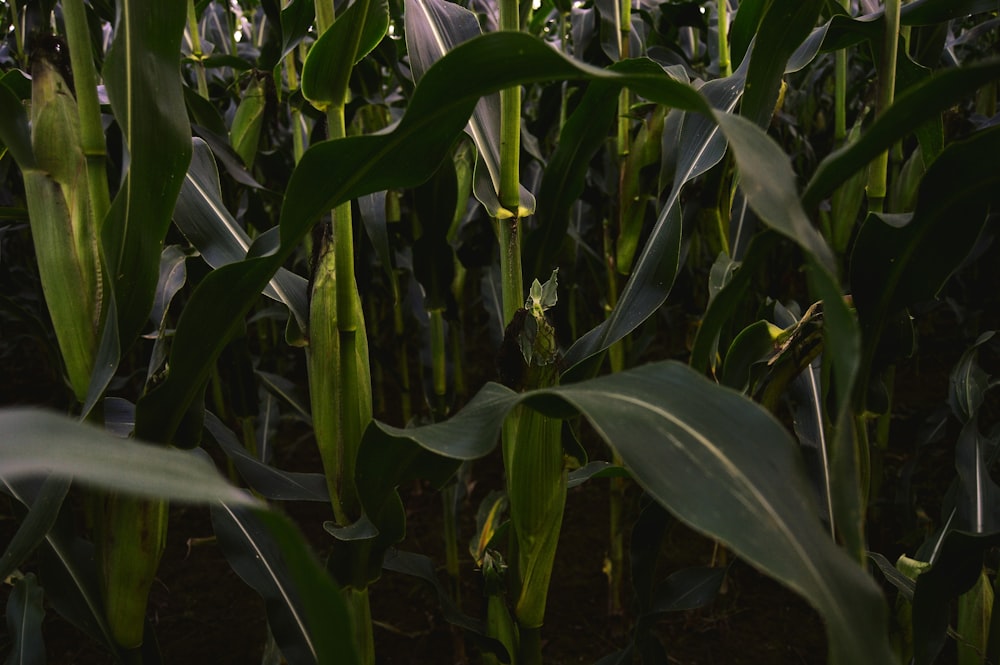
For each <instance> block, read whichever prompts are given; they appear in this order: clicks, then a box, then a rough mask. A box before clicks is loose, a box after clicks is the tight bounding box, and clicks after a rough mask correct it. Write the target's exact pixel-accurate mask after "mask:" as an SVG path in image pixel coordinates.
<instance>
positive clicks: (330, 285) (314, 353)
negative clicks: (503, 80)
mask: <svg viewBox="0 0 1000 665" xmlns="http://www.w3.org/2000/svg"><path fill="white" fill-rule="evenodd" d="M369 6H370V0H358V2H357V3H355V5H353V6H352V9H354V8H357V9H358V10H359V14H358V15H357V16H359V17H360V18H356V20H358V21H359V23H358V24H356V25H353V26H351V27H352V29H351V30H349V31H348V34H349V39H350V43H349V44H347V53H349V54H351V58H350V60H349V61H346V60H345V61H344V62H341V63H339V66H340V70H339V71H338V73H337V75H336V76H335V77H334V79H333V80H332V81H331V80H329V79H327V80H325V81H324V82H323V83H322V84H321V85H320V86H319V88H320V89H319V90H317V91H316V92H317V93H318V94H319V96H318V97H313V96H311V95H310V94H307V95H306V96H307V98H309V100H310V102H312V103H313V105H314V106H316V107H317V109H319V110H321V111H324V112H325V113H326V118H327V131H328V135H329V138H331V139H339V138H343V137H345V136H346V135H347V131H346V124H345V106H346V104H347V100H348V98H349V89H348V79H349V72H350V68H351V67H352V66H353V63H354V62H355V56H356V55H357V54H358V52H359V48H360V42H361V33H362V28H363V25H364V23H363V22H364V20H365V17H366V15H367V11H368V7H369ZM315 9H316V24H317V28H318V31H319V33H320V35H323V34H324V33H326V31H327V30H328V29H330V28H331V27H332V26H333V24H334V20H335V13H334V6H333V2H332V1H328V0H316V1H315ZM308 65H309V61H308V59H307V63H306V66H308ZM304 75H305V73H304V74H303V76H304ZM303 92H304V93H305V92H307V91H306V90H305V88H303ZM353 233H354V230H353V220H352V215H351V204H350V203H345V204H342V205H340V206H338V207H337V208H335V209H334V210H333V211H332V213H331V223H330V226H329V231H328V232H326V233H324V234H323V237H322V239H321V240H320V241H319V242H318V244H317V246H316V247H315V248H314V252H313V253H314V256H315V265H314V266H313V270H314V278H313V285H312V292H311V294H310V299H311V304H310V316H309V358H308V360H309V390H310V393H311V395H312V404H313V428H314V432H315V435H316V442H317V445H318V447H319V451H320V456H321V457H322V460H323V470H324V472H325V475H326V480H327V488H328V490H329V494H330V503H331V505H332V507H333V511H334V517H335V518H336V521H337V522H338V523H339V524H342V525H343V524H349V523H350V522H352V521H354V520H355V519H357V518H359V517H360V516H361V515H360V502H359V499H358V493H357V487H356V485H355V481H354V467H355V462H356V460H357V455H358V449H359V447H360V445H361V436H362V434H363V432H364V429H365V427H366V426H367V425H368V423H369V422H371V419H372V386H371V367H370V363H369V357H368V335H367V330H366V327H365V318H364V310H363V308H362V305H361V297H360V295H359V293H358V287H357V283H356V281H355V279H354V235H353ZM356 555H357V556H358V557H363V556H364V553H363V552H358V553H356ZM347 575H348V576H349V577H350V578H351V579H350V580H349V581H348V583H347V584H346V585H345V588H344V594H345V598H346V600H347V602H348V605H349V607H350V608H351V614H352V622H353V630H354V636H355V641H356V644H357V645H358V651H359V653H360V654H361V656H360V658H361V662H363V663H374V662H375V645H374V638H373V635H372V622H371V609H370V605H369V599H368V588H367V583H368V580H367V575H366V566H365V565H364V564H363V563H362V562H361V561H358V562H357V563H356V565H354V566H353V567H352V570H350V571H348V572H347Z"/></svg>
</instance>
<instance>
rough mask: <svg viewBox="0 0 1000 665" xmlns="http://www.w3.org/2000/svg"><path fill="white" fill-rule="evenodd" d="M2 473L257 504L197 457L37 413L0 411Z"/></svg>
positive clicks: (186, 498) (155, 494)
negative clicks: (126, 470) (125, 470)
mask: <svg viewBox="0 0 1000 665" xmlns="http://www.w3.org/2000/svg"><path fill="white" fill-rule="evenodd" d="M0 469H2V471H0V474H2V477H3V478H4V479H6V480H8V481H10V480H17V479H20V478H30V477H37V476H44V475H52V476H54V477H61V478H72V479H74V480H76V481H79V482H81V483H84V484H86V485H90V486H97V487H101V488H102V489H106V490H110V491H116V492H122V493H126V494H132V495H136V496H142V497H148V498H162V499H171V500H177V501H189V502H190V501H194V502H210V501H228V502H231V503H232V504H233V505H244V506H256V505H258V502H257V501H256V500H255V499H253V498H252V497H251V496H250V495H248V494H247V493H246V492H244V491H242V490H239V489H237V488H235V487H233V486H232V485H230V484H229V483H228V482H226V481H225V480H224V479H223V478H222V476H220V475H219V473H218V472H217V471H216V470H215V468H214V467H213V466H212V465H211V463H209V462H208V461H207V460H206V459H205V458H204V457H200V456H198V455H197V454H195V453H191V452H185V451H181V450H175V449H172V448H164V447H162V446H152V445H149V444H145V443H139V442H136V441H129V440H124V439H121V438H119V437H116V436H113V435H112V434H109V433H107V432H105V431H103V430H100V429H97V428H96V427H93V426H91V425H87V424H84V423H80V422H77V421H75V420H72V419H70V418H67V417H65V416H61V415H57V414H55V413H50V412H47V411H42V410H39V409H29V408H11V409H4V410H0ZM122 469H128V473H122Z"/></svg>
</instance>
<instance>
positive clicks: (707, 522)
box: [378, 362, 894, 663]
mask: <svg viewBox="0 0 1000 665" xmlns="http://www.w3.org/2000/svg"><path fill="white" fill-rule="evenodd" d="M521 402H524V403H526V404H527V405H529V406H531V407H533V408H540V409H543V410H545V411H546V412H547V413H550V414H551V415H563V416H565V415H568V414H569V413H571V412H572V411H578V412H579V413H581V414H583V415H584V417H586V418H587V419H588V420H589V421H590V423H591V425H592V426H593V427H594V429H595V430H596V431H597V432H598V433H599V434H600V435H601V437H602V438H604V439H605V440H606V441H607V442H609V443H610V444H612V445H613V446H614V447H615V449H616V450H617V451H618V452H619V453H620V454H621V456H622V459H623V460H624V461H625V464H626V466H627V467H628V468H629V470H630V471H631V473H632V475H633V477H634V478H635V479H636V481H637V482H638V483H639V484H640V485H641V486H642V487H643V488H644V489H645V490H646V491H647V493H649V494H650V495H651V496H653V497H654V498H655V499H656V500H657V502H659V503H660V504H661V505H663V506H665V507H667V508H668V509H669V510H670V511H671V512H673V513H674V514H675V515H677V516H678V517H679V518H680V519H682V520H683V521H685V522H687V523H688V524H689V525H690V526H692V527H694V528H696V529H698V530H700V531H703V532H705V533H706V534H709V535H710V536H712V537H714V538H717V539H719V540H720V541H722V542H723V543H725V544H726V545H727V546H729V547H731V548H732V549H733V550H734V551H735V552H737V553H738V554H739V555H740V556H741V557H743V558H744V559H746V560H748V561H750V562H752V563H753V564H754V565H755V566H758V567H759V568H760V569H761V570H763V571H765V572H767V573H768V574H770V575H772V576H774V577H775V578H776V579H778V580H780V581H781V582H783V583H784V584H786V585H788V586H789V587H791V588H792V589H794V590H796V591H797V592H798V593H800V594H802V595H803V596H804V597H805V598H806V599H807V600H808V601H809V602H810V603H811V604H813V606H814V607H816V608H817V610H819V612H820V613H821V614H822V615H823V617H824V619H825V620H826V624H827V630H828V631H829V633H828V634H829V644H830V662H831V663H855V662H869V661H871V660H873V659H874V660H877V661H878V662H886V663H891V662H893V659H894V657H893V655H892V653H891V649H890V648H889V645H888V643H887V641H886V634H885V628H886V616H885V608H884V605H883V603H882V599H881V593H880V592H879V590H878V589H877V588H876V587H875V585H874V584H873V583H872V581H871V580H870V578H868V576H867V575H866V574H865V573H864V571H863V570H862V569H861V568H860V567H859V566H857V564H856V563H854V562H852V561H851V560H850V558H849V557H847V556H845V555H844V553H843V551H841V550H840V549H839V548H838V547H837V546H836V545H835V544H834V543H833V541H831V540H830V539H829V537H828V536H827V535H826V534H825V533H824V531H823V529H822V528H821V526H820V523H819V521H818V520H817V518H816V514H815V509H814V508H813V507H812V496H811V490H810V489H809V487H808V483H807V482H806V480H805V478H804V474H803V471H802V468H801V466H800V464H801V462H800V460H799V458H798V456H797V452H796V447H795V444H794V441H792V440H791V438H790V437H789V436H788V434H787V433H786V432H785V431H784V430H783V429H782V427H781V426H780V425H779V424H778V423H777V422H776V421H775V420H773V419H772V418H771V417H770V416H769V415H768V414H767V413H766V412H765V411H763V410H762V409H761V408H760V407H759V406H757V405H754V404H753V403H752V402H749V401H748V400H746V398H744V397H742V396H740V395H738V394H737V393H734V392H732V391H729V390H726V389H723V388H720V387H718V386H716V385H715V384H713V383H711V382H710V381H708V380H706V379H704V378H703V377H701V376H699V375H697V374H696V373H694V372H693V371H691V370H690V369H687V368H686V367H684V366H683V365H679V364H677V363H672V362H665V363H654V364H651V365H646V366H644V367H641V368H638V369H634V370H628V371H625V372H621V373H617V374H613V375H610V376H605V377H600V378H598V379H593V380H590V381H583V382H579V383H575V384H570V385H563V386H559V387H555V388H550V389H545V390H538V391H533V392H528V393H521V394H518V393H514V392H512V391H509V390H507V389H505V388H503V387H501V386H498V385H495V384H488V385H487V387H486V388H484V390H483V391H482V392H480V394H479V395H477V398H476V399H474V400H473V401H472V402H471V403H470V404H469V406H468V407H467V408H466V409H465V410H463V411H462V412H459V414H458V415H456V417H455V418H453V419H452V420H449V421H446V422H444V423H440V424H437V425H430V426H427V427H421V428H416V429H409V430H401V429H397V428H390V427H387V426H385V425H378V428H379V430H380V431H381V432H382V439H383V440H382V441H379V442H378V443H379V444H384V443H386V442H387V441H394V442H396V445H399V444H402V443H403V442H406V441H409V442H412V443H411V445H412V444H416V445H417V446H421V447H424V448H427V449H428V450H431V451H433V452H435V453H437V454H441V455H448V456H451V457H459V458H466V457H467V456H481V455H482V454H485V453H486V452H489V450H491V449H492V448H493V446H494V445H495V442H496V438H497V435H498V432H499V423H500V422H502V420H503V416H504V415H506V413H507V412H508V411H509V410H510V409H511V408H513V406H514V405H516V404H518V403H521ZM567 407H571V411H569V412H568V411H567ZM719 413H725V414H727V417H726V418H724V419H721V418H719V417H718V414H719ZM748 442H752V444H748ZM397 456H398V455H397ZM776 476H777V477H781V478H782V479H783V481H782V483H781V484H780V486H779V485H776V484H775V483H774V482H773V478H774V477H776ZM709 479H710V481H709ZM387 489H388V488H387ZM847 608H850V610H849V611H848V610H847Z"/></svg>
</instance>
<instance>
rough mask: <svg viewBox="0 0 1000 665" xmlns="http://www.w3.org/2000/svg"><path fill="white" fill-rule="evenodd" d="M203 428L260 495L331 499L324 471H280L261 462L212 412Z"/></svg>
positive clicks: (279, 497)
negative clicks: (322, 472)
mask: <svg viewBox="0 0 1000 665" xmlns="http://www.w3.org/2000/svg"><path fill="white" fill-rule="evenodd" d="M205 429H207V430H208V432H209V433H210V434H211V435H212V438H214V439H215V442H216V443H218V444H219V447H220V448H222V450H223V451H224V452H225V453H226V456H227V457H229V459H231V460H232V462H233V466H235V467H236V470H237V471H238V472H239V474H240V476H242V478H243V480H245V481H246V483H247V485H249V486H250V487H252V488H253V489H254V491H256V492H258V493H259V494H260V495H261V496H263V497H265V498H267V499H271V500H273V501H319V502H321V503H325V502H327V501H329V500H330V495H329V494H328V493H327V490H326V478H325V477H324V476H323V474H321V473H301V472H295V471H282V470H281V469H276V468H274V467H273V466H270V465H268V464H265V463H264V462H261V461H260V460H258V459H257V458H256V457H254V456H252V455H251V454H250V453H248V452H247V451H246V449H245V448H244V447H243V446H242V445H241V444H240V442H239V440H238V439H237V438H236V434H234V433H233V431H232V430H230V429H229V428H228V427H226V426H225V425H224V424H223V423H222V421H221V420H219V418H218V417H217V416H215V415H214V414H211V413H206V414H205Z"/></svg>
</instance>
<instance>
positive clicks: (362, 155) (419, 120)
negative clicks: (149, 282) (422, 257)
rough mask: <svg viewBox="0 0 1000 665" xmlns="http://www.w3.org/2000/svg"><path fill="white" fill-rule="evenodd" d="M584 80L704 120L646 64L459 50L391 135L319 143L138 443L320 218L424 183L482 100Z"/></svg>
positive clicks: (512, 41) (176, 402) (165, 428)
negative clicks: (263, 249) (265, 251)
mask: <svg viewBox="0 0 1000 665" xmlns="http://www.w3.org/2000/svg"><path fill="white" fill-rule="evenodd" d="M587 77H592V78H605V79H609V80H615V81H618V82H620V83H622V84H626V83H627V84H629V85H631V86H634V87H635V88H636V89H637V90H639V91H641V92H642V94H643V95H644V96H647V97H650V98H652V99H656V100H657V101H659V102H661V103H665V104H669V105H671V106H674V107H677V108H687V109H691V110H698V109H700V110H703V111H705V112H707V111H708V105H707V103H706V102H705V101H704V99H703V97H701V96H700V95H699V94H698V93H697V92H696V91H695V90H693V89H692V88H691V87H689V86H688V85H686V84H683V83H680V82H678V81H675V80H673V79H671V78H670V77H668V76H666V75H665V74H664V73H663V70H662V69H661V68H660V67H658V66H657V65H655V64H653V63H652V62H646V63H645V64H641V63H640V65H638V66H633V67H632V68H631V69H628V70H627V71H626V72H622V73H619V72H609V71H605V70H601V69H597V68H594V67H590V66H587V65H583V64H580V63H576V62H574V61H572V60H570V59H568V58H566V57H565V56H563V55H562V54H560V53H558V52H556V51H555V50H553V49H552V48H550V47H549V46H548V45H546V44H544V43H543V42H541V41H539V40H537V39H535V38H533V37H530V36H528V35H525V34H520V33H504V34H489V35H484V36H482V37H479V38H477V39H476V40H474V41H473V42H470V43H466V44H461V45H459V46H458V47H456V48H455V49H454V50H452V51H451V52H450V53H449V54H448V55H447V56H445V57H444V58H442V59H441V60H440V61H438V62H437V63H436V64H435V65H434V66H433V67H432V68H431V69H430V70H428V72H427V74H426V75H425V76H424V78H423V79H422V81H421V83H420V85H418V86H417V89H416V90H415V91H414V95H413V98H412V100H411V102H410V105H409V107H408V109H407V112H406V114H405V115H404V117H403V119H402V120H401V121H400V123H399V124H398V125H396V126H395V127H394V128H393V130H392V131H390V132H386V133H382V134H377V135H370V136H356V137H348V138H346V139H339V140H336V141H325V142H322V143H318V144H315V145H313V146H312V147H311V148H310V149H309V150H308V151H306V153H305V155H303V158H302V160H301V161H300V162H299V165H298V167H297V168H296V170H295V171H294V172H293V174H292V179H291V181H290V182H289V185H288V188H287V190H286V194H285V204H284V207H283V209H282V222H281V225H280V229H281V243H280V246H279V247H278V248H277V251H275V252H274V253H273V254H269V255H266V256H255V257H253V258H248V259H247V260H245V261H242V262H240V263H236V264H230V265H226V266H223V267H221V268H219V269H217V270H215V271H213V272H212V273H211V274H210V275H208V276H207V277H206V278H205V279H204V280H203V281H202V282H201V284H200V285H199V287H198V289H196V291H195V293H194V294H193V295H192V298H191V300H190V301H189V302H188V304H187V306H186V307H185V310H184V313H183V314H182V316H181V320H180V321H179V322H178V327H177V332H176V336H175V341H174V345H173V347H172V349H171V358H170V368H171V371H170V374H169V375H168V376H167V378H166V380H165V381H164V382H163V383H161V384H160V385H159V386H158V387H157V388H155V389H154V390H152V391H150V392H149V393H148V394H147V395H146V396H145V397H144V398H143V399H141V400H140V401H139V404H138V405H137V407H138V413H139V418H138V422H137V431H138V435H139V436H140V438H145V439H147V440H163V439H167V440H169V439H171V438H172V437H173V436H174V434H175V432H176V430H177V428H178V427H179V426H180V424H181V422H182V419H183V415H184V413H185V412H186V410H187V406H188V405H189V404H190V403H191V402H192V401H193V400H194V398H195V396H196V393H197V391H198V390H199V387H200V386H203V385H204V383H205V380H206V379H207V376H208V371H209V369H210V367H211V359H212V358H214V357H215V356H216V355H217V354H218V353H219V352H221V349H222V347H223V346H224V344H225V341H226V340H227V339H229V338H230V337H231V336H232V335H233V334H235V332H236V331H237V330H238V329H239V327H240V326H241V325H242V316H243V315H244V314H245V313H246V312H247V311H248V310H249V308H250V306H251V304H252V302H253V300H254V299H255V298H256V293H259V292H260V290H262V289H263V288H264V287H265V285H266V284H267V282H268V281H269V280H270V279H271V276H272V275H273V274H274V272H275V271H276V270H277V268H278V267H279V266H280V265H281V264H282V263H283V262H284V260H285V259H286V258H288V256H290V255H291V253H292V252H293V251H294V250H295V248H296V247H297V246H298V243H299V241H300V239H301V238H302V236H303V235H304V234H305V233H306V231H307V230H308V229H309V228H310V227H311V225H312V224H313V223H315V221H316V220H317V219H318V218H319V216H320V215H322V214H323V213H324V212H325V211H328V210H330V209H331V208H332V207H333V206H334V205H335V204H337V203H342V202H344V201H348V200H350V199H353V198H357V197H358V196H361V195H364V194H368V193H371V192H376V191H382V190H387V189H390V188H399V187H409V186H414V185H417V184H419V183H420V182H423V181H424V180H426V179H427V178H428V177H430V175H431V174H432V173H433V172H434V170H435V169H436V168H437V166H438V164H439V163H440V162H441V160H442V159H443V158H444V156H445V155H446V154H447V151H448V149H449V147H450V145H451V143H452V142H453V141H454V139H455V137H457V136H458V134H459V133H460V132H461V131H462V128H463V127H464V126H465V125H466V123H467V122H468V119H469V116H470V115H471V114H472V110H473V108H474V107H475V104H476V102H477V101H478V100H479V98H480V97H482V96H483V95H485V94H489V93H491V92H493V91H496V90H499V89H502V88H504V87H509V86H510V85H512V84H517V83H528V82H533V81H548V80H561V79H566V78H587ZM456 90H458V91H461V94H459V95H456V94H455V92H456ZM331 183H333V186H331Z"/></svg>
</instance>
